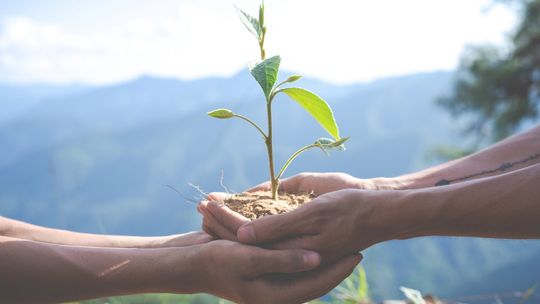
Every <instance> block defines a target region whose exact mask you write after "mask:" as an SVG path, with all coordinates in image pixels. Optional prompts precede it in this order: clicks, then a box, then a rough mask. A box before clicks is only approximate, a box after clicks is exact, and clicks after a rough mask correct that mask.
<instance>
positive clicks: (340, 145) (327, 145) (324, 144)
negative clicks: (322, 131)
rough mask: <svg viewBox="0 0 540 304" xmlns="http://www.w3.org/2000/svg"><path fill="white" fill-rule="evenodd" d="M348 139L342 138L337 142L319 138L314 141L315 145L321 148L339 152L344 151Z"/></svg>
mask: <svg viewBox="0 0 540 304" xmlns="http://www.w3.org/2000/svg"><path fill="white" fill-rule="evenodd" d="M349 138H350V137H343V138H340V139H339V140H333V139H330V138H319V139H317V140H316V141H315V143H314V144H315V145H319V146H320V147H321V148H323V150H324V149H337V150H340V151H344V150H345V145H344V144H345V142H346V141H347V140H349Z"/></svg>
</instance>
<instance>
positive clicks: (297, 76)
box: [276, 75, 302, 88]
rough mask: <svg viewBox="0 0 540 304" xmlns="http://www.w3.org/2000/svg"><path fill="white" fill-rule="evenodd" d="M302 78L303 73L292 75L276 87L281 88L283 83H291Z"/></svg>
mask: <svg viewBox="0 0 540 304" xmlns="http://www.w3.org/2000/svg"><path fill="white" fill-rule="evenodd" d="M300 78H302V76H301V75H292V76H290V77H289V78H287V79H285V80H284V81H282V82H280V83H279V84H278V85H277V86H276V88H279V87H281V86H282V85H284V84H286V83H290V82H295V81H297V80H298V79H300Z"/></svg>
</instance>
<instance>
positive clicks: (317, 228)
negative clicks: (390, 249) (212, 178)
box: [203, 189, 405, 261]
mask: <svg viewBox="0 0 540 304" xmlns="http://www.w3.org/2000/svg"><path fill="white" fill-rule="evenodd" d="M402 193H405V192H400V191H365V190H364V191H360V190H351V189H347V190H340V191H335V192H330V193H327V194H323V195H321V196H319V197H317V198H315V199H314V200H313V201H311V202H310V203H308V204H305V205H303V206H301V207H299V208H298V209H295V210H293V211H291V212H288V213H284V214H279V215H271V216H265V217H262V218H259V219H257V220H254V221H249V220H247V219H243V218H242V217H241V216H240V215H239V214H237V213H236V212H233V211H231V210H230V209H228V208H226V207H225V206H223V204H219V203H216V202H209V203H207V204H206V207H205V209H203V213H204V212H206V214H205V220H204V228H205V230H208V231H212V232H213V233H215V234H216V235H217V236H219V237H228V238H234V239H237V240H238V241H240V242H243V243H248V244H260V245H264V246H268V247H271V248H302V249H308V250H313V251H316V252H319V253H321V254H322V255H323V257H324V259H325V261H331V260H334V259H336V258H338V257H341V256H345V255H347V254H350V253H353V252H358V251H361V250H363V249H365V248H368V247H370V246H371V245H374V244H376V243H379V242H382V241H387V240H391V239H394V238H396V237H397V236H398V235H399V234H400V230H399V228H398V227H397V225H396V223H395V220H394V219H395V218H394V217H395V216H399V214H397V212H399V211H397V210H395V208H392V205H393V204H394V203H395V202H397V200H398V199H399V197H400V195H401V194H402ZM231 231H237V233H236V234H233V233H232V232H231Z"/></svg>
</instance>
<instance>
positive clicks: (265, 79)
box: [249, 56, 281, 99]
mask: <svg viewBox="0 0 540 304" xmlns="http://www.w3.org/2000/svg"><path fill="white" fill-rule="evenodd" d="M280 62H281V57H279V56H274V57H270V58H267V59H265V60H263V61H259V62H258V63H255V64H253V65H249V72H250V73H251V75H253V78H255V80H257V82H258V83H259V84H260V85H261V88H262V89H263V91H264V95H265V96H266V98H267V99H268V98H269V97H270V93H271V92H272V88H273V87H274V84H275V83H276V80H277V74H278V71H279V64H280Z"/></svg>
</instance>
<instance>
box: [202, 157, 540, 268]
mask: <svg viewBox="0 0 540 304" xmlns="http://www.w3.org/2000/svg"><path fill="white" fill-rule="evenodd" d="M538 185H540V164H536V165H532V166H529V167H526V168H523V169H519V170H516V171H513V172H509V173H505V174H501V175H496V176H492V177H487V178H483V179H476V180H472V181H467V182H462V183H458V184H455V185H449V186H447V187H431V188H422V189H414V190H404V191H395V190H381V191H367V190H363V191H362V190H354V189H346V190H340V191H336V192H330V193H327V194H324V195H321V196H319V197H317V198H315V199H314V200H313V201H312V202H310V203H308V204H305V205H303V206H301V207H299V208H298V209H295V210H293V211H291V212H288V213H285V214H280V215H272V216H266V217H262V218H259V219H257V220H254V221H251V222H249V221H244V222H242V221H240V219H239V218H238V216H237V215H234V214H233V213H232V211H230V210H229V209H227V208H225V207H223V206H222V205H220V204H219V203H216V202H211V203H208V205H207V210H206V212H209V213H210V214H211V215H212V216H213V218H214V219H215V220H214V221H208V222H207V225H209V227H207V228H208V229H210V230H212V231H222V229H227V230H229V231H237V233H236V237H237V239H238V240H239V241H241V242H244V243H250V244H262V245H266V246H271V247H272V248H304V249H308V250H314V251H317V252H319V253H321V254H322V255H323V257H324V258H325V259H327V260H332V259H334V258H336V257H339V256H342V255H344V254H348V253H350V252H357V251H360V250H363V249H365V248H368V247H370V246H372V245H374V244H377V243H380V242H384V241H388V240H394V239H408V238H413V237H419V236H430V235H438V236H477V237H491V238H514V239H522V238H540V223H539V222H538V219H539V218H540V187H538ZM216 225H217V227H218V228H216ZM218 236H221V235H219V234H218Z"/></svg>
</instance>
